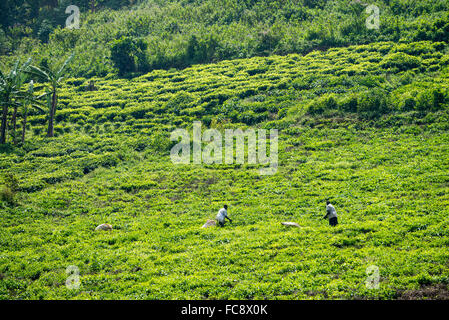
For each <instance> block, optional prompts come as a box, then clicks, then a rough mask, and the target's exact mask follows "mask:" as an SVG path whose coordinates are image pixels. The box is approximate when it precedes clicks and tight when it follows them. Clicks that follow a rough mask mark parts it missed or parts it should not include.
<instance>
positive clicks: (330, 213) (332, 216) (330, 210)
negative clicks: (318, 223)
mask: <svg viewBox="0 0 449 320" xmlns="http://www.w3.org/2000/svg"><path fill="white" fill-rule="evenodd" d="M323 219H329V225H330V226H333V227H335V226H336V225H337V224H338V219H337V210H335V208H334V206H333V205H331V203H330V201H329V200H327V201H326V215H325V216H324V217H323Z"/></svg>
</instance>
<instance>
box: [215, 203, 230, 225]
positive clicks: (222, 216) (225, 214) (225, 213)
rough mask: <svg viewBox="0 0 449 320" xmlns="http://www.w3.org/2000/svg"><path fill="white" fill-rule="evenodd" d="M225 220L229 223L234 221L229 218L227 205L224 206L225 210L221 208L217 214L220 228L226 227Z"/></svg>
mask: <svg viewBox="0 0 449 320" xmlns="http://www.w3.org/2000/svg"><path fill="white" fill-rule="evenodd" d="M225 219H228V220H229V222H232V220H231V219H229V217H228V205H226V204H225V205H224V206H223V208H221V209H220V210H219V211H218V214H217V221H218V225H219V226H220V227H223V226H224V224H225Z"/></svg>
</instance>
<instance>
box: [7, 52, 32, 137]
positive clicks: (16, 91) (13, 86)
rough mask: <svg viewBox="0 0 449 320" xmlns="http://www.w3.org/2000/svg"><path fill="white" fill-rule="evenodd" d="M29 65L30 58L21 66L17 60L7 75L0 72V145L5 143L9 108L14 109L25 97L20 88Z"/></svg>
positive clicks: (25, 93) (25, 77)
mask: <svg viewBox="0 0 449 320" xmlns="http://www.w3.org/2000/svg"><path fill="white" fill-rule="evenodd" d="M30 64H31V58H30V59H28V60H27V61H26V62H25V63H23V64H22V65H20V60H17V61H16V63H15V64H14V66H13V67H12V69H11V71H10V72H9V73H8V74H4V73H3V72H1V71H0V107H1V109H2V119H1V126H0V144H5V143H6V128H7V125H8V111H9V108H10V107H11V106H13V107H14V108H15V104H16V102H17V101H18V100H21V99H22V98H23V97H24V96H26V95H27V92H26V91H24V90H23V88H22V87H23V84H24V83H25V81H26V79H27V74H26V72H27V70H28V68H29V67H30ZM15 110H16V109H15ZM16 114H17V112H16Z"/></svg>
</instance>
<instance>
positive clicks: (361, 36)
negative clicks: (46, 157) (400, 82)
mask: <svg viewBox="0 0 449 320" xmlns="http://www.w3.org/2000/svg"><path fill="white" fill-rule="evenodd" d="M91 2H95V3H96V4H97V5H96V7H95V9H94V10H93V11H94V12H92V8H91ZM361 2H362V3H363V2H369V3H370V4H376V5H378V6H379V8H380V24H381V28H380V29H379V30H369V29H367V28H366V27H365V20H366V19H367V18H368V17H369V15H368V14H367V13H366V12H365V7H364V6H363V5H361V4H359V3H356V2H355V1H352V0H338V1H336V0H334V1H329V0H146V1H142V3H140V2H139V3H137V1H130V0H113V1H110V0H108V1H104V0H97V1H91V0H77V1H68V0H62V1H59V2H58V1H48V0H46V1H43V0H40V1H36V0H33V1H31V0H4V1H2V2H1V4H0V6H1V7H0V14H1V15H2V16H1V18H0V21H1V23H2V30H0V55H2V56H1V58H0V62H2V63H3V64H5V65H11V64H12V63H13V62H14V61H15V60H16V58H17V57H26V58H28V57H29V56H33V58H34V61H35V62H36V63H37V64H40V63H41V62H44V63H45V62H47V61H49V62H51V61H53V60H58V59H59V60H63V57H64V56H66V54H67V52H71V51H73V50H74V51H75V53H76V58H75V61H74V63H73V64H72V65H71V71H72V74H73V75H74V76H78V77H92V76H106V75H108V76H111V74H112V73H119V74H120V76H135V75H139V74H144V73H146V72H147V71H151V70H153V69H170V68H178V69H180V68H185V67H188V66H190V65H192V64H196V63H208V62H217V61H222V60H230V59H238V58H249V57H254V56H268V55H271V54H278V55H286V54H290V53H299V54H304V53H308V52H310V51H312V50H314V49H319V50H322V49H327V48H330V47H343V46H348V45H355V44H368V43H373V42H378V41H403V42H413V41H422V40H430V41H446V40H447V39H448V36H449V15H448V13H449V2H448V1H447V0H433V1H417V0H384V1H361ZM71 4H75V5H77V6H78V7H79V8H80V10H81V21H80V22H81V28H80V29H79V30H69V29H65V28H64V27H65V22H66V19H67V17H68V16H69V15H68V14H66V13H65V9H66V7H67V6H68V5H71ZM133 4H134V6H132V7H127V6H131V5H133ZM124 6H125V7H124ZM130 8H132V10H130ZM111 9H114V10H111ZM136 44H139V45H136ZM51 64H52V63H50V65H51Z"/></svg>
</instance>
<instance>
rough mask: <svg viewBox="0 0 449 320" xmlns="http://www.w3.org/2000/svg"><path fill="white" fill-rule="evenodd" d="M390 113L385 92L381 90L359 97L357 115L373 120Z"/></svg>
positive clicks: (365, 93)
mask: <svg viewBox="0 0 449 320" xmlns="http://www.w3.org/2000/svg"><path fill="white" fill-rule="evenodd" d="M389 111H390V109H389V106H388V100H387V97H386V94H385V92H383V91H382V90H380V89H372V90H370V91H366V92H364V93H363V94H361V95H360V96H359V100H358V105H357V113H358V114H359V115H360V116H361V117H364V118H368V119H373V118H377V117H380V116H382V115H384V114H386V113H388V112H389Z"/></svg>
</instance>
